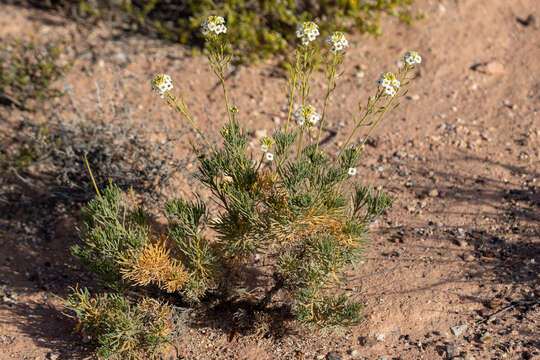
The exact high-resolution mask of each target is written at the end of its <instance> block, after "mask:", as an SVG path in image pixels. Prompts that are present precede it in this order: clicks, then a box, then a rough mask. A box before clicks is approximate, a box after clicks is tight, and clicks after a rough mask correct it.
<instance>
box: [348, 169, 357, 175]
mask: <svg viewBox="0 0 540 360" xmlns="http://www.w3.org/2000/svg"><path fill="white" fill-rule="evenodd" d="M348 173H349V175H351V176H354V175H356V168H349V171H348Z"/></svg>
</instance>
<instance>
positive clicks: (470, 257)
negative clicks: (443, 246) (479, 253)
mask: <svg viewBox="0 0 540 360" xmlns="http://www.w3.org/2000/svg"><path fill="white" fill-rule="evenodd" d="M462 258H463V260H464V261H473V260H474V255H473V254H471V253H466V254H463V256H462Z"/></svg>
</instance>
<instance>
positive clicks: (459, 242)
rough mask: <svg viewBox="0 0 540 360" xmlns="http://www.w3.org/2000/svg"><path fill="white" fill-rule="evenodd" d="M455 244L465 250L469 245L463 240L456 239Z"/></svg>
mask: <svg viewBox="0 0 540 360" xmlns="http://www.w3.org/2000/svg"><path fill="white" fill-rule="evenodd" d="M456 243H457V244H458V245H459V247H462V248H465V247H467V245H469V244H468V243H467V242H466V241H465V240H463V239H457V240H456Z"/></svg>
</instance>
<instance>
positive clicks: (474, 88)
mask: <svg viewBox="0 0 540 360" xmlns="http://www.w3.org/2000/svg"><path fill="white" fill-rule="evenodd" d="M476 89H478V85H476V83H472V85H471V90H473V91H474V90H476Z"/></svg>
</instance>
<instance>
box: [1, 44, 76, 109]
mask: <svg viewBox="0 0 540 360" xmlns="http://www.w3.org/2000/svg"><path fill="white" fill-rule="evenodd" d="M63 46H64V41H55V42H49V43H46V44H44V45H38V44H37V42H36V41H35V40H32V41H23V40H21V39H15V40H10V41H6V42H3V43H2V44H1V45H0V98H1V99H3V100H7V102H8V103H13V104H15V105H17V106H18V107H20V108H22V109H25V110H32V107H31V106H29V104H30V102H31V101H32V100H37V101H44V100H46V99H50V98H54V97H58V96H61V95H62V92H61V91H59V90H57V89H54V88H52V87H51V86H52V83H53V82H54V81H55V80H56V79H58V78H59V77H61V76H62V75H64V73H65V72H66V71H67V69H69V67H70V65H71V64H66V65H59V60H60V56H61V55H62V51H63V49H62V47H63Z"/></svg>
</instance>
